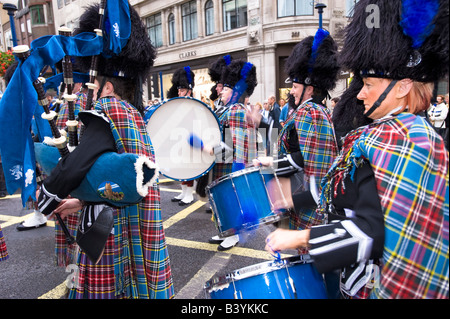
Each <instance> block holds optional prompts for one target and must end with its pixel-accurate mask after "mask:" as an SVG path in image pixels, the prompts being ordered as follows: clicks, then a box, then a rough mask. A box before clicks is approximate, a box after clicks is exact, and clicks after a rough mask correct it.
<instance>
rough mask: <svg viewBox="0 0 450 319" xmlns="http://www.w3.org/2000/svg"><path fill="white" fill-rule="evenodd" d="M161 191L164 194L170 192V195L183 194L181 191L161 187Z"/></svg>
mask: <svg viewBox="0 0 450 319" xmlns="http://www.w3.org/2000/svg"><path fill="white" fill-rule="evenodd" d="M159 190H160V191H162V192H169V193H181V189H171V188H165V187H160V188H159Z"/></svg>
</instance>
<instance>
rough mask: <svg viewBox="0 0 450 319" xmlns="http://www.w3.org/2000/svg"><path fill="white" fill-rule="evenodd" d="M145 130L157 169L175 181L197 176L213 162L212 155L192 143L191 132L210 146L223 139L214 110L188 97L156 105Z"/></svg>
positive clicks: (207, 169)
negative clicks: (151, 146)
mask: <svg viewBox="0 0 450 319" xmlns="http://www.w3.org/2000/svg"><path fill="white" fill-rule="evenodd" d="M147 132H148V134H149V136H150V139H151V142H152V145H153V148H154V151H155V158H156V163H157V165H158V166H159V169H160V173H161V174H163V175H164V176H166V177H168V178H170V179H173V180H177V181H191V180H195V179H198V178H200V177H201V176H203V175H205V174H207V173H208V172H209V171H210V170H211V169H212V167H213V166H214V164H215V156H214V155H210V154H207V153H206V152H203V151H202V150H200V149H199V148H193V147H191V145H190V144H189V139H190V136H191V135H195V136H198V137H200V138H201V139H202V141H203V143H204V144H205V145H210V146H215V145H218V144H219V143H220V142H221V141H222V132H221V129H220V124H219V120H218V118H217V117H216V116H215V115H214V113H213V111H212V110H211V109H210V108H209V107H208V106H207V105H206V104H205V103H203V102H201V101H199V100H197V99H194V98H189V97H178V98H173V99H170V100H168V101H166V102H164V103H162V104H161V105H159V106H158V107H157V108H156V109H155V110H154V111H153V113H152V114H151V115H150V118H149V120H148V122H147Z"/></svg>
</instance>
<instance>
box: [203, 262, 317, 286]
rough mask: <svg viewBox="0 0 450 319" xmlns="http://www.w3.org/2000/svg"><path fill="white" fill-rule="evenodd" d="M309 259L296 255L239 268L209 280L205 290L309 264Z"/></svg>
mask: <svg viewBox="0 0 450 319" xmlns="http://www.w3.org/2000/svg"><path fill="white" fill-rule="evenodd" d="M311 262H312V260H311V257H310V256H309V255H296V256H291V257H287V258H282V259H281V260H280V261H278V260H272V261H266V262H262V263H259V264H255V265H251V266H247V267H243V268H239V269H237V270H235V271H233V272H231V273H228V274H226V275H224V276H216V277H214V278H212V279H211V280H209V281H208V282H207V283H206V284H205V289H211V290H213V289H214V287H216V286H223V285H227V284H229V283H231V282H232V281H238V280H243V279H246V278H250V277H254V276H259V275H263V274H267V273H269V272H273V271H276V270H280V269H282V268H284V267H291V266H295V265H297V264H309V263H311ZM239 272H241V273H239Z"/></svg>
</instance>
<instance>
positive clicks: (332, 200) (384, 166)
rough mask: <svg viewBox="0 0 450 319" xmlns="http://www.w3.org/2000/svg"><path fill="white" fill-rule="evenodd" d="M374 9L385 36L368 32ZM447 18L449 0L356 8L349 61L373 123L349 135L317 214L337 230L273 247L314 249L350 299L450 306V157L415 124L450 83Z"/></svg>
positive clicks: (282, 239) (277, 235)
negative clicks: (447, 80)
mask: <svg viewBox="0 0 450 319" xmlns="http://www.w3.org/2000/svg"><path fill="white" fill-rule="evenodd" d="M369 4H370V5H375V6H376V7H377V9H378V10H379V13H380V14H379V15H378V16H377V18H379V19H380V20H379V24H378V23H377V25H378V26H379V27H377V28H368V27H367V24H366V23H367V15H368V13H367V11H366V8H367V7H368V5H369ZM448 10H449V2H448V1H407V0H404V1H374V0H362V1H359V2H358V3H357V4H356V6H355V11H354V15H353V19H352V22H351V23H350V24H349V25H348V27H347V29H346V38H345V43H344V47H343V49H342V52H341V54H342V55H341V61H342V65H343V67H345V68H346V69H348V70H351V71H353V72H354V73H359V74H360V75H361V76H362V77H363V82H364V85H363V87H362V89H361V90H360V92H359V93H358V95H357V98H358V99H360V100H362V101H363V103H364V108H365V113H364V114H365V115H366V116H367V117H369V118H370V119H372V120H373V123H372V124H369V125H366V126H362V127H360V128H358V129H356V130H353V131H352V132H350V133H349V134H347V136H346V137H345V139H344V141H343V144H342V150H341V152H340V154H339V155H338V157H337V158H336V160H335V162H334V163H333V165H332V167H331V169H330V171H329V172H328V173H327V175H326V177H325V178H324V183H323V192H322V194H321V197H320V204H319V206H318V210H317V211H318V213H319V214H323V215H325V216H328V217H327V220H328V221H329V222H330V223H329V224H327V225H321V226H317V227H314V228H311V229H310V230H303V231H290V230H277V231H275V232H274V233H272V234H270V235H269V236H268V237H267V239H266V241H267V246H266V249H267V250H269V251H273V250H277V251H278V250H283V249H291V248H299V247H306V246H309V247H310V250H309V252H310V255H311V256H312V258H313V261H314V264H315V266H316V267H317V269H318V270H319V271H320V272H326V271H329V270H330V269H342V271H341V290H342V292H343V293H344V296H346V297H353V298H367V297H370V298H397V299H398V298H406V299H412V298H433V299H436V298H445V299H447V298H448V294H449V276H448V270H449V258H448V243H449V239H448V233H449V229H448V225H449V223H448V220H449V194H448V192H449V182H448V177H449V173H448V164H449V161H448V152H447V151H446V149H445V146H444V142H443V140H442V138H441V137H440V136H439V135H438V134H437V133H436V131H435V130H434V129H433V127H432V126H431V125H430V124H429V123H428V122H427V121H426V120H425V119H424V118H423V117H421V116H416V115H415V114H417V113H419V112H421V111H423V110H426V109H427V108H428V106H429V105H430V100H431V97H432V93H433V83H434V82H436V81H438V80H439V79H441V78H443V77H445V76H446V75H447V74H448V62H449V61H448V57H449V52H448V32H447V30H448ZM374 44H376V45H374ZM294 202H295V198H294Z"/></svg>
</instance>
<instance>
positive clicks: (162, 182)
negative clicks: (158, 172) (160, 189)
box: [159, 178, 175, 184]
mask: <svg viewBox="0 0 450 319" xmlns="http://www.w3.org/2000/svg"><path fill="white" fill-rule="evenodd" d="M170 182H175V180H173V179H170V178H163V179H160V180H159V184H164V183H170Z"/></svg>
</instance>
